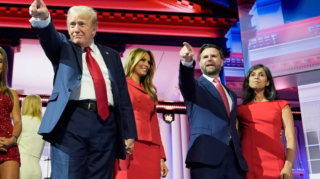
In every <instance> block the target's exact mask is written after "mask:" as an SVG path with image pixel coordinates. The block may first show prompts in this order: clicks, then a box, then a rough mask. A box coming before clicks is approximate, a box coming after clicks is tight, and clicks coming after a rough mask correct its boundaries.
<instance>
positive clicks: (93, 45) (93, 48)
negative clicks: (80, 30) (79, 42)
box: [81, 40, 97, 53]
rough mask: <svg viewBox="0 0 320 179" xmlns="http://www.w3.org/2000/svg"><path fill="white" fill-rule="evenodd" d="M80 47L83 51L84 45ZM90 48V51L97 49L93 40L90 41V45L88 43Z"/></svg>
mask: <svg viewBox="0 0 320 179" xmlns="http://www.w3.org/2000/svg"><path fill="white" fill-rule="evenodd" d="M81 48H82V51H83V52H84V50H83V49H84V47H81ZM90 48H91V52H92V53H95V52H96V51H97V46H96V44H95V43H94V40H93V41H92V43H91V45H90Z"/></svg>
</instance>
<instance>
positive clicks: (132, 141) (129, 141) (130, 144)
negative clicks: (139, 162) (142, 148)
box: [124, 139, 134, 155]
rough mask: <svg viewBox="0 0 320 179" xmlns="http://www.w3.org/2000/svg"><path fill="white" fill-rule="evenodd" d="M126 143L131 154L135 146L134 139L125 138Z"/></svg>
mask: <svg viewBox="0 0 320 179" xmlns="http://www.w3.org/2000/svg"><path fill="white" fill-rule="evenodd" d="M124 143H125V147H126V152H127V154H128V155H131V154H132V151H133V148H134V139H125V140H124Z"/></svg>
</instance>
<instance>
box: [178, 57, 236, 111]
mask: <svg viewBox="0 0 320 179" xmlns="http://www.w3.org/2000/svg"><path fill="white" fill-rule="evenodd" d="M181 63H182V65H184V66H186V67H192V65H193V61H191V62H185V61H183V60H181ZM202 76H203V77H204V78H205V79H207V80H208V81H210V82H211V83H212V84H213V85H214V86H215V87H216V83H214V82H213V80H214V78H211V77H209V76H207V75H205V74H202ZM218 80H219V81H220V82H221V80H220V77H218ZM221 86H222V88H223V90H224V92H225V93H226V96H227V98H228V102H229V107H230V112H231V110H232V105H233V102H232V99H231V97H230V95H229V93H228V91H227V90H226V89H225V87H224V86H223V85H222V84H221Z"/></svg>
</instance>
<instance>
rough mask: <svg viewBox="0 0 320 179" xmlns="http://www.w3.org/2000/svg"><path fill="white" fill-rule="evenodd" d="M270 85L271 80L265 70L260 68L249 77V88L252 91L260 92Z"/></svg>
mask: <svg viewBox="0 0 320 179" xmlns="http://www.w3.org/2000/svg"><path fill="white" fill-rule="evenodd" d="M268 85H269V80H268V77H267V75H266V72H265V71H264V69H263V68H258V69H256V70H254V71H253V72H251V74H250V76H249V86H250V88H252V89H255V90H260V89H264V88H265V87H266V86H268Z"/></svg>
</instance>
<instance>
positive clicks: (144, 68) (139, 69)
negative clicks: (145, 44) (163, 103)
mask: <svg viewBox="0 0 320 179" xmlns="http://www.w3.org/2000/svg"><path fill="white" fill-rule="evenodd" d="M151 64H152V62H151V57H150V55H149V54H148V53H145V55H144V57H143V58H142V59H141V60H140V61H139V62H138V63H137V65H136V66H135V68H134V70H133V74H134V75H136V76H138V77H139V78H141V77H143V76H146V75H147V73H148V71H149V69H150V66H151Z"/></svg>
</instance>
